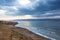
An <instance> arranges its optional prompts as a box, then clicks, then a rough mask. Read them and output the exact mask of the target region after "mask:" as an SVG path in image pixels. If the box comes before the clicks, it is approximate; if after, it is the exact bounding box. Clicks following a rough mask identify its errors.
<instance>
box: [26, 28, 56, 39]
mask: <svg viewBox="0 0 60 40" xmlns="http://www.w3.org/2000/svg"><path fill="white" fill-rule="evenodd" d="M26 29H28V30H29V31H32V30H30V29H29V28H26ZM32 32H33V33H36V32H34V31H32ZM36 34H38V35H40V36H43V37H45V38H48V39H51V40H56V39H54V38H51V37H48V36H45V35H42V34H40V33H36Z"/></svg>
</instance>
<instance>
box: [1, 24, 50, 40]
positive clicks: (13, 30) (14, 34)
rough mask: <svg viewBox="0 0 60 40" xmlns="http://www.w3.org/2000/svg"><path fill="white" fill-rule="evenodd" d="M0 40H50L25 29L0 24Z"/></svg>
mask: <svg viewBox="0 0 60 40" xmlns="http://www.w3.org/2000/svg"><path fill="white" fill-rule="evenodd" d="M0 40H50V39H48V38H45V37H42V36H39V35H37V34H35V33H33V32H31V31H29V30H27V29H24V28H20V27H15V26H13V25H7V24H0Z"/></svg>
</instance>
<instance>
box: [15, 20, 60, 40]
mask: <svg viewBox="0 0 60 40" xmlns="http://www.w3.org/2000/svg"><path fill="white" fill-rule="evenodd" d="M17 22H18V23H19V24H18V25H16V26H18V27H22V28H26V29H29V30H30V31H32V32H34V33H36V34H38V35H44V36H47V37H50V38H53V39H55V40H60V21H38V20H37V21H17Z"/></svg>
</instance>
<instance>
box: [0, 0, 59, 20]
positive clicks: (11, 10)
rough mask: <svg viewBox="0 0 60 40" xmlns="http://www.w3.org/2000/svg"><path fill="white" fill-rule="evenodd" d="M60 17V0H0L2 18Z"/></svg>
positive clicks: (0, 16) (0, 18) (0, 17)
mask: <svg viewBox="0 0 60 40" xmlns="http://www.w3.org/2000/svg"><path fill="white" fill-rule="evenodd" d="M30 18H32V19H33V18H39V19H40V18H60V0H0V20H11V19H30Z"/></svg>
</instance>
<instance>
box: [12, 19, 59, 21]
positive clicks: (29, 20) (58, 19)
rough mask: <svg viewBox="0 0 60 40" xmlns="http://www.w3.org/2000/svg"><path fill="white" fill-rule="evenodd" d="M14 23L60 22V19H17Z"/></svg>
mask: <svg viewBox="0 0 60 40" xmlns="http://www.w3.org/2000/svg"><path fill="white" fill-rule="evenodd" d="M13 21H60V19H16V20H13Z"/></svg>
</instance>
